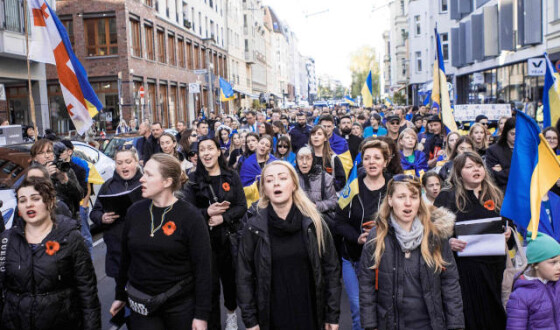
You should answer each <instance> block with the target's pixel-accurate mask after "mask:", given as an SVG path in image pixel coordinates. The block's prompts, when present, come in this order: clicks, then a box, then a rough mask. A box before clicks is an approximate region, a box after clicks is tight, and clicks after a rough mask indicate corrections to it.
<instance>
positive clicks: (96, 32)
mask: <svg viewBox="0 0 560 330" xmlns="http://www.w3.org/2000/svg"><path fill="white" fill-rule="evenodd" d="M84 25H85V37H86V49H87V54H88V56H105V55H116V54H117V53H118V51H119V48H118V45H117V20H116V18H114V17H110V18H88V19H84Z"/></svg>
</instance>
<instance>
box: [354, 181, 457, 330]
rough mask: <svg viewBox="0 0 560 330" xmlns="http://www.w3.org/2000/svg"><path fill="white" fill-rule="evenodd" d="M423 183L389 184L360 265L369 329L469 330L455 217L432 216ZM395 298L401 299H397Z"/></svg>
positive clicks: (362, 309) (447, 214)
mask: <svg viewBox="0 0 560 330" xmlns="http://www.w3.org/2000/svg"><path fill="white" fill-rule="evenodd" d="M421 195H422V186H421V184H420V180H418V179H417V178H414V177H413V176H410V175H403V174H399V175H396V176H395V177H394V178H393V179H392V180H391V181H389V184H388V187H387V196H386V197H385V199H384V200H383V204H381V209H380V210H379V215H378V217H377V220H376V227H375V228H374V229H372V231H371V233H370V234H369V237H368V242H367V243H366V244H365V246H364V251H363V253H362V256H361V260H360V275H359V280H360V316H361V321H362V327H363V328H365V329H377V328H378V329H418V330H432V329H433V330H447V329H461V328H464V326H465V322H464V317H463V301H462V298H461V288H460V287H459V283H458V280H459V275H458V274H457V266H456V264H455V260H454V259H453V252H452V251H451V248H450V247H449V242H448V241H447V240H448V238H449V237H450V236H451V235H452V234H453V224H454V219H455V216H454V215H453V213H451V212H450V211H448V210H446V209H444V208H441V209H434V210H433V211H432V212H431V211H430V210H429V209H428V206H427V205H426V204H425V203H424V201H423V199H422V196H421ZM395 293H396V294H395Z"/></svg>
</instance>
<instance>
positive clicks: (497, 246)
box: [457, 234, 506, 257]
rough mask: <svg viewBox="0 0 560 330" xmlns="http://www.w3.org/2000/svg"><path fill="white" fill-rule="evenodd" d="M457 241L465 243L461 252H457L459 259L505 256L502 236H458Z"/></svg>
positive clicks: (504, 240)
mask: <svg viewBox="0 0 560 330" xmlns="http://www.w3.org/2000/svg"><path fill="white" fill-rule="evenodd" d="M457 239H460V240H461V241H465V242H467V246H466V247H465V249H464V250H463V252H457V255H458V256H459V257H480V256H503V255H505V254H506V245H505V244H506V239H505V236H504V234H484V235H460V236H458V237H457Z"/></svg>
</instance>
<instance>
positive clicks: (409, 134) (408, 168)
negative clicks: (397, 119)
mask: <svg viewBox="0 0 560 330" xmlns="http://www.w3.org/2000/svg"><path fill="white" fill-rule="evenodd" d="M397 144H398V147H399V150H400V152H401V166H402V168H403V170H404V173H405V174H410V175H416V176H417V177H421V176H422V175H423V174H424V172H426V171H428V170H429V168H428V157H426V154H425V153H424V152H422V151H420V150H418V149H417V147H418V134H416V131H415V130H414V129H412V128H406V129H404V130H403V131H402V132H401V134H400V135H399V139H398V140H397Z"/></svg>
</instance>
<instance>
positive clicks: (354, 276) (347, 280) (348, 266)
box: [342, 258, 362, 330]
mask: <svg viewBox="0 0 560 330" xmlns="http://www.w3.org/2000/svg"><path fill="white" fill-rule="evenodd" d="M358 267H359V262H357V261H350V260H346V259H344V258H342V278H343V279H344V286H345V287H346V294H347V295H348V301H349V302H350V312H351V313H352V330H362V326H361V324H360V287H359V284H358Z"/></svg>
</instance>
